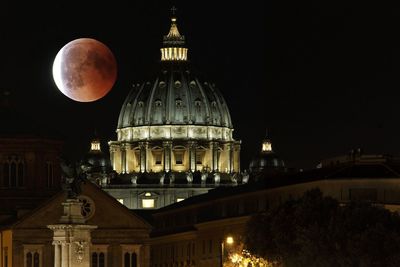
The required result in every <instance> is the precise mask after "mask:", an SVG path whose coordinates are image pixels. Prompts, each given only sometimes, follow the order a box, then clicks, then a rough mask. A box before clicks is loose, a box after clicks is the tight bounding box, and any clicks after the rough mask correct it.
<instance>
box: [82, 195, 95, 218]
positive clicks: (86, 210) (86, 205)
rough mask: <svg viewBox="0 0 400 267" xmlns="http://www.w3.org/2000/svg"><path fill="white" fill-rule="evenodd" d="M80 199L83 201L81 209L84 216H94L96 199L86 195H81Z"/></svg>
mask: <svg viewBox="0 0 400 267" xmlns="http://www.w3.org/2000/svg"><path fill="white" fill-rule="evenodd" d="M79 200H80V201H81V202H82V209H81V213H82V216H83V217H85V219H86V220H88V219H90V218H92V216H93V215H94V211H95V205H94V201H93V200H92V199H91V198H89V197H87V196H84V195H80V196H79Z"/></svg>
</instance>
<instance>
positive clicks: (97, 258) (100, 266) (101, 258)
mask: <svg viewBox="0 0 400 267" xmlns="http://www.w3.org/2000/svg"><path fill="white" fill-rule="evenodd" d="M105 262H106V261H105V254H104V253H103V252H100V253H97V252H93V253H92V267H105V266H106V265H105V264H106V263H105Z"/></svg>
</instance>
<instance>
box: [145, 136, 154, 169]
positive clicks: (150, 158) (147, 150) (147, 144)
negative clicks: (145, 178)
mask: <svg viewBox="0 0 400 267" xmlns="http://www.w3.org/2000/svg"><path fill="white" fill-rule="evenodd" d="M145 149H146V171H150V169H151V165H150V164H152V163H151V162H150V160H152V157H150V156H152V155H151V154H150V153H151V146H149V142H145Z"/></svg>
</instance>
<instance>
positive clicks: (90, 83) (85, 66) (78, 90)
mask: <svg viewBox="0 0 400 267" xmlns="http://www.w3.org/2000/svg"><path fill="white" fill-rule="evenodd" d="M116 78H117V63H116V60H115V57H114V55H113V53H112V52H111V50H110V49H109V48H108V47H107V46H106V45H104V44H103V43H101V42H99V41H97V40H95V39H90V38H80V39H76V40H73V41H71V42H69V43H68V44H66V45H65V46H64V47H63V48H61V50H60V51H59V52H58V53H57V55H56V57H55V59H54V63H53V79H54V81H55V83H56V85H57V87H58V89H59V90H60V91H61V92H62V93H63V94H64V95H66V96H67V97H69V98H71V99H73V100H75V101H79V102H91V101H96V100H98V99H100V98H102V97H103V96H105V95H106V94H107V93H108V92H109V91H110V90H111V88H112V87H113V85H114V83H115V80H116Z"/></svg>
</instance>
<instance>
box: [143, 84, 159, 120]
mask: <svg viewBox="0 0 400 267" xmlns="http://www.w3.org/2000/svg"><path fill="white" fill-rule="evenodd" d="M158 80H159V78H156V81H155V82H154V83H153V86H152V90H151V93H150V97H149V98H148V100H147V101H148V102H147V112H146V117H147V121H148V123H149V125H152V124H153V118H152V116H151V114H152V109H153V108H154V107H153V105H154V103H153V102H154V100H153V99H154V94H155V92H156V89H157V84H158ZM150 86H151V84H150ZM161 116H162V114H161Z"/></svg>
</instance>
